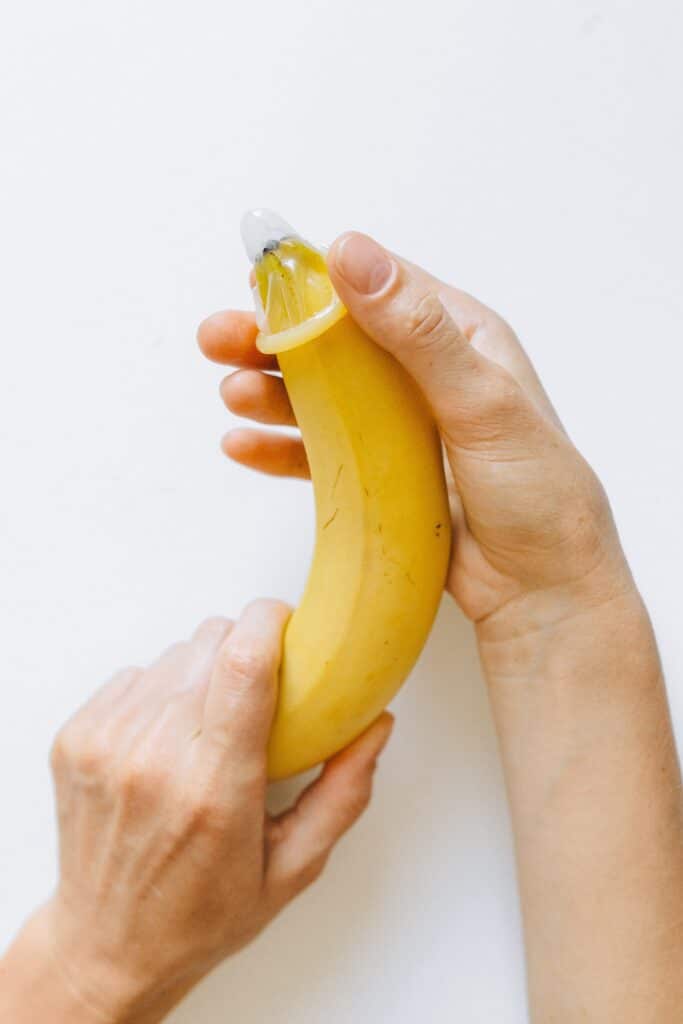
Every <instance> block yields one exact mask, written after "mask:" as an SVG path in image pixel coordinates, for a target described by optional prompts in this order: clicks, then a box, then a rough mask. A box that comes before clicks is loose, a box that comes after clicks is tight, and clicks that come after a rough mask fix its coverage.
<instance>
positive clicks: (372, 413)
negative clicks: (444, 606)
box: [242, 211, 451, 779]
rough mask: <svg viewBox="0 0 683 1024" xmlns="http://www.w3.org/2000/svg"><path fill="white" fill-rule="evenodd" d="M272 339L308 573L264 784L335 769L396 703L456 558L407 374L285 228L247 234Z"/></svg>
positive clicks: (436, 462)
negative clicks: (289, 415) (292, 421)
mask: <svg viewBox="0 0 683 1024" xmlns="http://www.w3.org/2000/svg"><path fill="white" fill-rule="evenodd" d="M242 234H243V237H244V240H245V244H246V247H247V251H248V253H249V255H250V257H251V259H252V262H253V263H254V271H255V278H256V286H255V288H254V293H255V298H256V305H257V311H258V314H259V325H260V329H261V333H260V334H259V338H258V346H259V348H260V349H261V350H262V351H264V352H271V353H276V354H277V358H278V362H279V365H280V369H281V371H282V375H283V378H284V382H285V386H286V388H287V391H288V393H289V397H290V399H291V402H292V406H293V408H294V412H295V414H296V418H297V421H298V424H299V427H300V429H301V434H302V437H303V441H304V445H305V448H306V454H307V457H308V461H309V465H310V468H311V476H312V479H313V487H314V494H315V507H316V541H315V550H314V555H313V561H312V565H311V569H310V572H309V576H308V580H307V583H306V587H305V591H304V594H303V598H302V600H301V603H300V604H299V606H298V607H297V608H296V610H295V611H294V613H293V615H292V617H291V619H290V621H289V624H288V626H287V629H286V632H285V637H284V646H283V658H282V666H281V670H280V685H279V695H278V704H277V710H276V714H275V720H274V723H273V729H272V734H271V740H270V747H269V776H270V778H272V779H278V778H283V777H286V776H289V775H293V774H295V773H297V772H300V771H303V770H304V769H306V768H310V767H312V766H313V765H315V764H318V763H319V762H321V761H323V760H326V759H327V758H328V757H330V756H331V755H332V754H333V753H335V752H336V751H338V750H339V749H341V748H342V747H344V746H345V745H346V744H347V743H349V742H350V741H351V740H352V739H354V738H355V737H356V736H357V735H358V734H359V733H360V732H362V730H363V729H364V728H366V726H368V725H369V724H370V723H371V722H372V721H373V719H375V718H376V717H377V715H378V714H379V713H380V711H381V710H382V709H383V708H384V707H385V706H386V705H387V704H388V703H389V701H390V700H391V698H392V697H393V696H394V694H395V693H396V691H397V690H398V688H399V687H400V686H401V684H402V682H403V681H404V679H405V678H406V676H407V675H408V673H409V672H410V670H411V668H412V666H413V664H414V662H415V660H416V658H417V657H418V655H419V653H420V651H421V649H422V647H423V645H424V643H425V640H426V639H427V636H428V634H429V630H430V628H431V625H432V622H433V620H434V616H435V614H436V611H437V608H438V605H439V600H440V596H441V593H442V590H443V586H444V581H445V576H446V571H447V566H448V560H449V553H450V543H451V532H450V514H449V506H448V495H447V490H446V484H445V479H444V470H443V459H442V454H441V445H440V441H439V437H438V434H437V431H436V428H435V425H434V423H433V421H432V418H431V415H430V413H429V410H428V408H427V406H426V403H425V401H424V399H423V397H422V395H421V394H420V392H419V391H418V389H417V387H416V386H415V385H414V383H413V382H412V380H411V379H410V378H409V377H408V375H407V373H406V372H405V371H404V370H403V368H402V367H401V366H400V365H399V364H398V363H397V362H396V360H394V359H393V357H392V356H390V355H389V354H388V353H387V352H385V351H384V350H383V349H381V348H380V347H379V346H377V345H375V344H374V343H373V342H372V341H371V340H370V339H369V338H368V337H367V336H366V335H365V334H364V333H363V332H362V331H361V329H360V328H359V327H358V326H357V325H356V324H355V323H354V321H353V320H352V319H351V317H350V316H348V314H347V313H346V310H345V309H344V307H343V306H342V304H341V303H340V301H339V299H338V298H337V296H336V294H335V293H334V291H333V288H332V285H331V282H330V279H329V277H328V275H327V269H326V264H325V258H324V254H323V252H322V251H321V250H319V249H316V248H314V247H313V246H311V245H310V244H309V243H307V242H304V241H303V240H302V239H301V238H300V237H299V236H298V235H297V234H296V233H295V232H294V231H293V229H291V228H290V227H289V225H287V224H286V223H285V222H284V221H282V220H281V219H280V218H279V217H278V216H277V215H276V214H273V213H271V212H269V211H252V212H250V213H249V214H247V215H246V216H245V218H244V220H243V224H242Z"/></svg>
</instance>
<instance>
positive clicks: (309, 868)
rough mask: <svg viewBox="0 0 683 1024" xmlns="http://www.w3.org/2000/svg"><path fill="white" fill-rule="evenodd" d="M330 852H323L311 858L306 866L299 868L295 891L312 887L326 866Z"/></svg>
mask: <svg viewBox="0 0 683 1024" xmlns="http://www.w3.org/2000/svg"><path fill="white" fill-rule="evenodd" d="M329 856H330V851H329V850H325V851H323V852H321V853H319V854H317V856H315V857H313V858H312V859H311V860H309V861H308V862H307V863H306V864H304V865H302V867H300V868H299V871H298V873H297V876H296V887H297V889H299V890H301V889H307V888H308V886H309V885H313V883H314V882H316V881H317V880H318V879H319V878H320V876H321V875H322V873H323V871H324V869H325V865H326V864H327V861H328V858H329Z"/></svg>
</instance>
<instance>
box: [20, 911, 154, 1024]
mask: <svg viewBox="0 0 683 1024" xmlns="http://www.w3.org/2000/svg"><path fill="white" fill-rule="evenodd" d="M0 977H1V978H2V984H0V1019H1V1020H5V1019H7V1020H10V1019H11V1020H12V1022H13V1024H34V1022H35V1021H37V1020H41V1021H46V1022H47V1021H49V1022H50V1024H67V1022H68V1024H138V1021H140V1024H142V1022H143V1021H144V1024H153V1022H155V1021H157V1020H160V1019H161V1018H160V1017H158V1016H157V1017H155V1016H153V1015H152V1016H150V1015H149V1014H147V1015H145V1016H141V1015H139V1014H138V1013H137V1011H136V1009H135V1006H136V1004H137V1003H138V1001H139V994H138V993H135V992H133V990H132V987H128V986H124V985H121V984H120V982H119V981H118V980H115V979H114V978H113V977H110V975H109V971H108V968H107V965H105V964H95V963H94V961H93V959H92V954H91V951H90V950H87V951H86V950H83V951H81V953H77V952H76V951H74V952H73V957H71V955H70V954H68V953H66V952H64V951H61V950H60V949H59V946H58V942H57V937H56V932H55V928H54V907H53V905H52V904H50V903H48V904H46V905H45V906H43V907H41V908H40V909H39V910H38V911H37V912H36V913H35V914H34V915H33V916H32V917H31V918H30V919H29V921H28V922H27V923H26V924H25V925H24V927H23V929H22V930H21V932H20V933H19V935H18V936H17V938H16V939H15V941H14V942H13V944H12V945H11V946H10V948H9V949H8V950H7V952H6V954H5V956H4V957H3V958H2V961H1V962H0Z"/></svg>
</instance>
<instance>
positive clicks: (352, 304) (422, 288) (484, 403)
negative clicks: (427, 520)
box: [328, 232, 532, 447]
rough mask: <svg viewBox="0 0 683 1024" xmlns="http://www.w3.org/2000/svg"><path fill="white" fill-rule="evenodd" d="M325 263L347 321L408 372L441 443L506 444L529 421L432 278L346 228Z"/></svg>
mask: <svg viewBox="0 0 683 1024" xmlns="http://www.w3.org/2000/svg"><path fill="white" fill-rule="evenodd" d="M328 266H329V270H330V276H331V278H332V281H333V284H334V286H335V288H336V290H337V292H338V293H339V296H340V298H341V300H342V302H344V304H345V305H346V307H347V309H348V310H349V312H350V313H351V315H352V316H353V318H354V319H355V320H356V321H357V322H358V323H359V324H360V325H361V326H362V327H363V329H364V330H365V331H366V332H367V333H368V334H369V335H370V337H371V338H373V339H374V340H375V341H376V342H377V343H378V344H379V345H381V346H382V347H383V348H385V349H387V351H389V352H390V353H391V354H392V355H394V356H395V357H396V358H397V359H398V360H399V362H401V363H402V364H403V365H404V366H405V368H406V369H407V370H408V372H409V373H410V374H411V375H412V376H413V377H414V379H415V380H416V382H417V383H418V385H419V386H420V388H421V389H422V391H423V393H424V395H425V397H426V398H427V400H428V402H429V403H430V405H431V407H432V410H433V412H434V415H435V417H436V419H437V421H438V423H439V425H440V427H441V429H442V432H443V434H444V438H445V440H446V441H447V443H448V442H449V441H450V442H451V444H452V445H453V446H456V447H457V446H462V447H472V446H479V445H480V444H481V443H484V444H488V443H489V442H490V441H491V440H496V441H498V440H501V439H503V440H504V441H505V443H506V445H507V441H508V439H509V438H510V437H511V436H512V437H513V439H514V438H516V437H517V435H518V433H519V429H521V428H522V426H523V427H524V428H525V429H526V428H527V427H528V426H529V415H528V414H529V411H530V410H532V406H531V403H530V402H529V400H528V399H526V397H525V395H524V393H523V391H522V389H521V387H519V385H517V383H516V381H515V380H514V378H513V377H512V376H511V374H509V373H508V372H507V371H506V370H504V369H503V368H502V367H501V366H499V365H498V364H496V363H494V362H492V361H491V360H489V359H487V358H486V357H485V356H483V355H482V354H481V353H479V352H478V351H477V350H476V349H475V348H473V346H472V345H471V344H470V342H469V338H467V337H466V336H465V335H464V334H463V332H462V331H461V330H460V329H459V327H458V326H457V324H456V323H455V321H454V320H453V319H452V317H451V316H450V315H449V313H448V312H447V310H446V308H445V307H444V305H443V303H442V302H441V299H440V297H439V294H438V291H439V283H438V282H436V281H433V280H432V279H431V278H429V276H428V275H426V274H425V273H424V271H419V270H417V269H416V268H414V267H412V266H411V265H410V264H408V263H405V262H403V261H402V260H400V259H399V258H398V257H396V256H394V255H393V254H392V253H389V252H387V251H386V250H385V249H383V248H382V247H381V246H380V245H378V244H377V242H375V241H373V239H371V238H368V237H367V236H366V235H361V234H357V233H354V232H352V233H350V234H347V235H342V237H341V238H340V239H338V240H337V241H336V242H335V244H334V245H333V246H332V249H331V250H330V252H329V254H328ZM513 428H514V429H513Z"/></svg>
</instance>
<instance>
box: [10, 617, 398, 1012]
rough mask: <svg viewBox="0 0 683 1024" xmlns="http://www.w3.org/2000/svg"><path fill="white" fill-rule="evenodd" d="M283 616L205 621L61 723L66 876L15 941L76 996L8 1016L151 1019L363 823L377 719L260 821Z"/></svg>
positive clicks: (56, 751)
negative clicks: (58, 1009)
mask: <svg viewBox="0 0 683 1024" xmlns="http://www.w3.org/2000/svg"><path fill="white" fill-rule="evenodd" d="M288 614H289V609H288V608H287V606H286V605H283V604H281V603H279V602H275V601H259V602H255V603H253V604H251V605H249V606H248V607H247V608H246V610H245V611H244V613H243V614H242V617H241V618H240V619H239V621H238V622H236V623H235V624H233V623H231V622H229V621H227V620H224V619H211V620H208V621H207V622H205V623H203V625H201V626H200V627H199V629H198V630H197V632H196V633H195V635H194V636H193V637H192V639H191V640H190V641H189V642H187V643H182V644H178V645H176V646H175V647H172V648H171V649H170V650H168V651H167V652H166V653H165V654H163V655H162V656H161V658H160V659H159V660H158V661H157V662H156V663H155V664H153V665H152V666H150V667H149V668H147V669H146V670H142V669H128V670H126V671H124V672H121V673H119V674H118V675H117V676H116V677H115V678H114V679H113V680H112V681H111V682H110V683H109V684H108V685H106V686H105V687H104V688H103V689H102V690H101V691H100V692H99V693H98V694H96V695H95V697H94V698H93V699H92V700H91V701H90V702H89V703H88V704H87V705H86V706H85V707H84V708H83V709H82V710H81V711H79V712H78V713H77V714H76V715H75V716H74V718H73V719H72V720H71V721H70V722H69V723H68V724H67V725H66V726H65V727H64V728H63V729H62V731H61V732H60V734H59V735H58V737H57V739H56V741H55V744H54V748H53V752H52V766H53V771H54V776H55V783H56V792H57V807H58V819H59V832H60V867H61V873H60V881H59V886H58V889H57V892H56V894H55V896H54V898H53V899H52V900H51V901H50V902H49V903H48V904H47V905H46V907H44V908H43V909H42V910H41V911H40V912H39V914H38V917H37V919H36V920H34V921H33V922H32V924H31V926H30V927H29V929H28V932H27V935H29V936H30V939H26V937H25V938H24V940H22V939H20V940H19V947H22V941H23V949H24V950H25V951H26V953H25V956H24V958H23V961H22V962H23V963H24V964H25V963H26V961H27V958H29V957H30V958H33V960H36V961H37V960H49V961H50V962H51V963H52V964H53V965H56V970H55V972H54V973H55V974H56V975H57V976H58V977H59V978H60V979H61V981H60V984H62V985H63V988H64V990H65V991H67V992H68V993H69V996H70V999H71V1000H72V1003H73V1005H70V1007H69V1010H68V1011H65V1013H64V1016H63V1017H56V1016H55V1015H54V1014H55V1006H56V1005H57V1004H58V1003H59V999H58V997H57V996H56V995H55V988H54V984H53V987H52V989H49V988H48V990H47V991H45V993H44V994H43V998H44V999H45V1000H46V1001H48V1003H49V1012H48V1009H47V1008H45V1012H44V1015H43V1007H42V1004H41V1006H40V1007H34V1008H33V1009H31V1008H30V1007H29V1009H28V1010H26V1005H27V1004H28V1002H30V998H25V999H22V1000H17V1005H16V1006H14V1007H13V1016H12V1020H13V1021H17V1022H19V1021H24V1020H26V1021H28V1020H31V1021H33V1020H38V1019H41V1020H46V1021H47V1020H48V1019H49V1020H51V1021H54V1020H57V1019H59V1020H60V1021H61V1020H62V1019H64V1020H67V1019H68V1020H69V1021H81V1020H83V1021H88V1022H89V1021H91V1020H92V1021H97V1022H102V1021H103V1022H107V1024H118V1022H119V1021H121V1022H123V1021H126V1022H130V1024H132V1022H135V1024H138V1022H142V1021H144V1022H149V1021H157V1020H159V1019H161V1016H163V1015H164V1014H165V1012H167V1011H168V1009H169V1008H170V1006H172V1005H173V1003H174V1002H176V1001H177V1000H178V999H179V998H180V997H181V996H182V995H183V994H184V993H185V991H187V989H188V988H190V987H191V986H192V985H193V984H194V983H195V982H196V981H197V980H198V979H199V978H200V977H202V975H204V974H205V973H206V972H207V971H209V970H210V969H211V968H212V967H213V966H214V965H215V964H217V963H218V962H219V961H220V960H222V959H223V958H224V957H225V956H227V955H228V954H230V953H233V952H235V951H236V950H237V949H239V948H240V947H242V946H244V945H245V943H247V942H249V941H250V940H251V939H252V938H253V937H254V936H255V935H256V934H257V933H258V932H259V931H261V929H262V928H263V927H264V926H265V925H266V924H267V923H268V922H269V921H270V920H271V919H272V918H273V917H274V916H275V914H277V913H278V911H279V910H280V909H281V908H282V907H283V906H284V905H285V904H286V903H288V902H289V900H291V899H292V898H293V897H294V896H296V895H297V893H299V892H301V891H302V890H303V889H304V888H306V886H308V885H310V884H311V882H313V881H314V879H315V878H317V877H318V875H319V874H320V872H321V870H322V868H323V866H324V864H325V862H326V860H327V858H328V856H329V854H330V851H331V850H332V848H333V846H334V845H335V843H336V842H337V840H338V839H339V838H340V836H341V835H342V834H343V833H344V832H345V831H346V830H347V829H348V828H349V827H350V826H351V825H352V824H353V822H354V821H355V820H356V819H357V818H358V817H359V815H360V814H361V812H362V811H363V809H364V807H365V806H366V804H367V803H368V800H369V797H370V791H371V785H372V775H373V769H374V766H375V762H376V758H377V756H378V754H379V752H380V750H381V748H382V747H383V746H384V744H385V742H386V740H387V738H388V736H389V732H390V730H391V724H392V719H391V716H389V715H386V714H385V715H383V716H381V718H380V719H378V720H377V721H376V722H375V723H374V725H373V726H371V727H370V728H369V729H368V730H367V732H366V733H364V734H363V735H362V736H361V737H360V738H359V739H358V740H357V741H356V742H355V743H354V744H352V746H350V747H349V748H348V749H347V750H346V751H344V752H342V753H341V754H339V755H337V756H336V757H334V758H333V759H332V760H331V761H330V762H329V763H328V764H327V766H326V767H325V769H324V770H323V772H322V775H321V776H320V777H319V778H318V779H317V780H316V781H315V782H313V783H312V784H311V785H310V786H309V787H308V789H306V790H305V792H304V793H303V795H302V796H301V797H300V799H299V801H298V802H297V804H296V806H295V807H294V808H293V809H291V810H289V811H287V812H285V813H284V814H283V815H281V816H279V817H277V818H272V819H271V818H268V817H267V815H266V811H265V791H266V744H267V739H268V733H269V728H270V723H271V718H272V715H273V710H274V704H275V696H276V676H277V669H278V664H279V658H280V644H281V634H282V630H283V627H284V625H285V622H286V620H287V617H288ZM12 955H13V956H14V958H15V959H16V958H17V957H19V959H20V960H21V949H19V950H15V951H14V954H12V953H10V958H11V957H12ZM24 971H25V968H24ZM19 973H20V972H17V974H19ZM10 984H11V976H10ZM27 987H30V988H33V989H35V988H38V987H40V986H37V985H35V984H32V985H31V986H27ZM33 998H38V997H37V996H35V995H34V997H33ZM1 1002H2V1001H1V1000H0V1003H1ZM21 1007H24V1008H23V1010H22V1009H21ZM22 1012H24V1013H25V1014H26V1016H23V1017H22V1015H21V1014H22ZM0 1016H2V1014H1V1013H0ZM2 1019H4V1017H3V1018H2Z"/></svg>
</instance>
